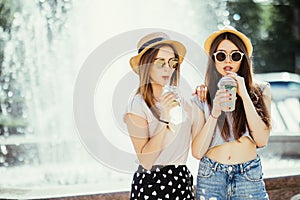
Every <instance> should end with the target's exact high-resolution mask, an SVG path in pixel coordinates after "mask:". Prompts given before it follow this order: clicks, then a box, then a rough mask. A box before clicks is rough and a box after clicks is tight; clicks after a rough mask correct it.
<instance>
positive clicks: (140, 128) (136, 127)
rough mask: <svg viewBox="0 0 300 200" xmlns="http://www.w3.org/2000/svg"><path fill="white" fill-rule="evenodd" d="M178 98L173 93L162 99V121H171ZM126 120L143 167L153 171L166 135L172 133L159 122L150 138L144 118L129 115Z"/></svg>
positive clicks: (166, 126) (164, 124) (165, 125)
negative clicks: (171, 114) (171, 112)
mask: <svg viewBox="0 0 300 200" xmlns="http://www.w3.org/2000/svg"><path fill="white" fill-rule="evenodd" d="M176 98H177V97H176V95H175V94H173V93H167V94H165V95H163V96H162V97H161V99H160V106H161V115H160V119H162V120H164V121H169V118H170V116H169V113H170V110H171V109H172V108H173V107H175V106H177V105H178V103H172V102H173V101H174V100H175V99H176ZM124 120H125V123H126V124H127V129H128V131H129V134H130V138H131V141H132V143H133V146H134V149H135V152H136V154H137V156H138V159H139V161H140V163H141V165H142V166H143V167H144V168H145V169H151V167H152V166H153V163H154V162H155V160H156V159H157V157H158V156H159V154H160V152H161V150H162V149H163V142H164V138H165V134H166V133H167V132H168V131H170V130H169V129H168V125H167V124H166V123H163V122H158V123H157V127H156V128H155V130H154V132H153V133H152V135H153V136H152V137H150V134H149V124H148V122H147V120H146V119H144V118H143V117H140V116H138V115H135V114H132V113H128V114H127V115H126V116H125V118H124Z"/></svg>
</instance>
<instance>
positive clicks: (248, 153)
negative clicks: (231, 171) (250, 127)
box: [206, 137, 257, 165]
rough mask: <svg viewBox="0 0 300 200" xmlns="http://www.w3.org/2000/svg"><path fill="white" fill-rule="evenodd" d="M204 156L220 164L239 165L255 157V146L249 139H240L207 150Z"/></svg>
mask: <svg viewBox="0 0 300 200" xmlns="http://www.w3.org/2000/svg"><path fill="white" fill-rule="evenodd" d="M206 156H207V157H208V158H210V159H212V160H214V161H216V162H219V163H222V164H227V165H233V164H241V163H245V162H247V161H250V160H253V159H255V158H256V157H257V152H256V145H255V144H254V143H253V142H252V141H251V140H250V138H249V137H241V138H240V139H239V140H238V141H237V140H235V141H232V142H227V143H225V144H222V145H219V146H215V147H213V148H211V149H209V150H208V152H207V153H206Z"/></svg>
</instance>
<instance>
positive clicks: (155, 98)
mask: <svg viewBox="0 0 300 200" xmlns="http://www.w3.org/2000/svg"><path fill="white" fill-rule="evenodd" d="M137 49H138V55H136V56H134V57H132V58H131V59H130V65H131V67H132V69H133V71H134V72H135V73H137V74H138V76H139V80H140V83H139V88H138V90H137V92H136V94H135V95H134V97H133V98H132V99H131V100H130V101H129V103H128V107H127V111H126V114H125V117H124V121H125V123H126V124H127V128H128V131H129V134H130V137H131V140H132V143H133V146H134V148H135V151H136V154H137V157H138V160H139V163H140V165H139V167H138V170H137V171H136V172H135V174H134V176H133V181H132V186H131V194H130V199H143V200H144V199H151V200H153V199H164V200H165V199H172V200H175V199H176V200H182V199H194V194H193V177H192V175H191V173H190V171H189V169H188V168H187V166H186V165H185V164H186V160H187V157H188V152H189V148H190V143H191V139H192V132H195V130H196V125H195V126H194V128H192V123H193V122H192V117H191V115H192V106H191V101H185V100H184V99H183V98H181V99H180V103H179V102H178V96H177V95H176V94H175V93H173V92H167V93H163V87H164V86H165V85H168V84H170V85H175V86H176V85H177V84H178V82H179V78H180V64H181V63H182V61H183V58H184V56H185V53H186V48H185V47H184V45H183V44H181V43H180V42H178V41H174V40H171V39H169V36H168V35H166V34H165V33H161V32H155V33H151V34H149V35H146V36H145V37H143V38H142V39H141V40H140V42H139V43H138V45H137ZM179 104H180V107H181V108H182V109H183V112H182V116H181V117H182V121H177V122H176V123H175V121H172V116H170V113H171V109H175V108H176V107H177V106H179ZM197 109H198V108H197ZM177 117H178V116H177Z"/></svg>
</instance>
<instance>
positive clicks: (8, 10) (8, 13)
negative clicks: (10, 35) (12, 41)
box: [0, 0, 21, 32]
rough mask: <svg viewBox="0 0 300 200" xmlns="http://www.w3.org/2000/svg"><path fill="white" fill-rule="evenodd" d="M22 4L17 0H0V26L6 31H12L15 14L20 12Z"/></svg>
mask: <svg viewBox="0 0 300 200" xmlns="http://www.w3.org/2000/svg"><path fill="white" fill-rule="evenodd" d="M20 2H21V1H17V0H0V26H1V27H2V28H3V30H4V31H8V32H9V31H10V28H11V25H12V22H13V20H14V14H15V13H16V12H17V11H19V10H20Z"/></svg>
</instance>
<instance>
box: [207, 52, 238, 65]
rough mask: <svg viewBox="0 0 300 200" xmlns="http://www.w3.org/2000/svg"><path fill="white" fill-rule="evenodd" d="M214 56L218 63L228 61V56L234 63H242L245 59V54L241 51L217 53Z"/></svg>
mask: <svg viewBox="0 0 300 200" xmlns="http://www.w3.org/2000/svg"><path fill="white" fill-rule="evenodd" d="M213 55H214V56H215V60H216V61H218V62H224V61H225V60H226V59H227V56H229V57H230V60H231V61H233V62H240V61H241V60H242V58H243V55H244V53H242V52H240V51H233V52H231V53H230V54H228V53H226V52H225V51H217V52H216V53H214V54H213Z"/></svg>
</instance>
